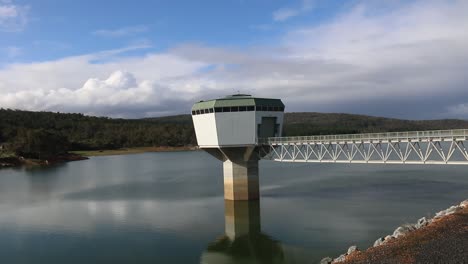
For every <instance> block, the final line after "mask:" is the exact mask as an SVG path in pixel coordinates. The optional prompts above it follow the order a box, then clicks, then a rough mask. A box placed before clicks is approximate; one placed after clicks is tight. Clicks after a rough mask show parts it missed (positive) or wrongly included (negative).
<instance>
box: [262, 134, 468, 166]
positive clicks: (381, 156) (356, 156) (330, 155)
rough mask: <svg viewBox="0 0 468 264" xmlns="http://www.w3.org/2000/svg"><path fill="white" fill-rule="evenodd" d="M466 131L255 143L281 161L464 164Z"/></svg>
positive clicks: (264, 154) (264, 153) (266, 154)
mask: <svg viewBox="0 0 468 264" xmlns="http://www.w3.org/2000/svg"><path fill="white" fill-rule="evenodd" d="M467 138H468V129H457V130H435V131H412V132H390V133H369V134H348V135H327V136H303V137H272V138H265V139H260V140H259V145H261V146H263V147H262V148H260V149H261V150H260V151H261V152H262V153H260V154H261V156H262V158H263V159H270V160H275V161H282V162H322V163H379V164H383V163H389V164H448V165H468V152H467V150H466V147H465V145H468V142H467Z"/></svg>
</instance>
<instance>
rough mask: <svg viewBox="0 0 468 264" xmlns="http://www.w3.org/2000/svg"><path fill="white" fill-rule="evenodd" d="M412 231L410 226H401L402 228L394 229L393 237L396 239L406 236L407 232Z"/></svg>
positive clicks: (412, 228)
mask: <svg viewBox="0 0 468 264" xmlns="http://www.w3.org/2000/svg"><path fill="white" fill-rule="evenodd" d="M414 229H415V228H414V227H413V226H412V225H402V226H400V227H398V228H397V229H395V231H394V232H393V236H394V237H395V238H398V237H401V236H403V235H405V234H407V233H408V232H411V231H413V230H414Z"/></svg>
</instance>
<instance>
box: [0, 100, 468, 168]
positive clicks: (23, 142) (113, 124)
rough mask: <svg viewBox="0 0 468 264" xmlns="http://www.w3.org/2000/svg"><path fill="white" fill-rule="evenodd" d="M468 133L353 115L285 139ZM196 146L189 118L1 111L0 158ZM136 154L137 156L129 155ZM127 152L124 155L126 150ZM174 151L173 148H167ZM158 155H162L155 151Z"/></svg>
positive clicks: (313, 124)
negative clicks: (438, 131)
mask: <svg viewBox="0 0 468 264" xmlns="http://www.w3.org/2000/svg"><path fill="white" fill-rule="evenodd" d="M456 128H468V121H464V120H452V119H445V120H426V121H410V120H399V119H391V118H382V117H372V116H364V115H351V114H324V113H286V114H285V125H284V133H283V134H284V136H301V135H326V134H352V133H373V132H386V131H389V132H393V131H410V130H433V129H456ZM193 145H196V139H195V133H194V129H193V125H192V118H191V116H190V115H178V116H168V117H159V118H144V119H111V118H107V117H92V116H85V115H83V114H63V113H52V112H30V111H20V110H10V109H0V157H11V155H12V153H15V154H16V155H19V156H23V157H26V158H36V159H46V158H49V157H52V156H55V155H60V154H63V153H66V152H67V151H69V150H75V151H93V150H95V152H83V153H86V154H89V155H99V153H102V152H99V150H114V152H115V150H118V149H121V150H120V152H122V151H124V153H130V152H132V153H134V151H138V152H141V151H142V149H145V148H144V147H152V148H153V149H157V148H155V147H184V146H185V147H187V146H193ZM128 148H132V149H133V150H129V149H128ZM122 149H123V150H122ZM167 149H170V148H167ZM154 151H161V149H159V150H154Z"/></svg>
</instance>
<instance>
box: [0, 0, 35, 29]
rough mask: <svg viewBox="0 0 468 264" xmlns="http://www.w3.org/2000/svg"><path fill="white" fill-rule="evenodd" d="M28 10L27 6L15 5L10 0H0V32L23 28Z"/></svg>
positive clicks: (26, 20)
mask: <svg viewBox="0 0 468 264" xmlns="http://www.w3.org/2000/svg"><path fill="white" fill-rule="evenodd" d="M28 12H29V7H28V6H23V5H15V4H13V2H12V1H0V32H1V31H4V32H15V31H21V30H23V29H24V27H25V26H26V24H27V22H28V17H27V15H28Z"/></svg>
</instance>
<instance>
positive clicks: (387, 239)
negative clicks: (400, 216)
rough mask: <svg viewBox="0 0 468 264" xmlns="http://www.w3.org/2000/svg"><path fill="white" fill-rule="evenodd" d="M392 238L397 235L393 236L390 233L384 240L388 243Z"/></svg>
mask: <svg viewBox="0 0 468 264" xmlns="http://www.w3.org/2000/svg"><path fill="white" fill-rule="evenodd" d="M392 238H395V237H393V236H391V235H388V236H386V237H385V238H384V241H383V242H384V243H387V242H388V241H390V239H392Z"/></svg>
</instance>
